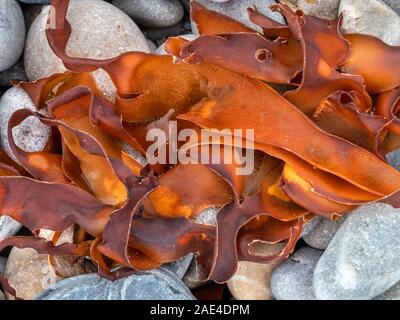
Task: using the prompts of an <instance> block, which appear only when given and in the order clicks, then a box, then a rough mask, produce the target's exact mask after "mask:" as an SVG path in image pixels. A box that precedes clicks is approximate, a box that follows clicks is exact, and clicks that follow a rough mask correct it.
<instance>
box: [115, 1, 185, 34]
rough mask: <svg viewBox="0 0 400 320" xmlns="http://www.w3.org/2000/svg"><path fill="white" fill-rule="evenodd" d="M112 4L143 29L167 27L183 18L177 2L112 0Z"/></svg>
mask: <svg viewBox="0 0 400 320" xmlns="http://www.w3.org/2000/svg"><path fill="white" fill-rule="evenodd" d="M112 3H113V5H115V6H116V7H117V8H119V9H120V10H122V11H123V12H125V13H126V14H127V15H128V16H130V17H131V18H132V19H133V20H134V21H135V22H136V23H138V24H140V25H142V26H145V27H150V28H162V27H169V26H172V25H174V24H177V23H178V22H180V21H181V20H182V18H183V7H182V4H181V3H180V2H179V0H113V2H112Z"/></svg>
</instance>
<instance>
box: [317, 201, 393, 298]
mask: <svg viewBox="0 0 400 320" xmlns="http://www.w3.org/2000/svg"><path fill="white" fill-rule="evenodd" d="M399 225H400V209H394V208H393V207H392V206H390V205H388V204H383V203H375V204H369V205H365V206H361V207H359V208H358V209H356V210H355V211H353V212H352V213H351V214H350V215H349V216H348V217H347V218H346V220H345V221H344V222H343V224H342V225H341V227H340V229H339V230H338V232H337V233H336V235H335V236H334V237H333V239H332V241H331V243H330V244H329V246H328V248H327V249H326V251H325V252H324V254H323V255H322V257H321V259H320V260H319V261H318V263H317V266H316V268H315V271H314V279H313V286H314V294H315V296H316V297H317V298H318V299H327V300H336V299H342V300H348V299H355V300H364V299H365V300H369V299H372V298H374V297H376V296H378V295H380V294H381V293H383V292H385V291H386V290H388V289H390V288H391V287H393V286H394V285H395V284H396V283H397V282H399V281H400V255H399V252H400V228H399Z"/></svg>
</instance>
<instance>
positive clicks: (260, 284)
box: [227, 243, 284, 300]
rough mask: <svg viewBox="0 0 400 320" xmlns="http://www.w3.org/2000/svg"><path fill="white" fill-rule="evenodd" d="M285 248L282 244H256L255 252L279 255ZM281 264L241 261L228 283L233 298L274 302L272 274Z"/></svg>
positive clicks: (254, 246) (254, 245)
mask: <svg viewBox="0 0 400 320" xmlns="http://www.w3.org/2000/svg"><path fill="white" fill-rule="evenodd" d="M283 247H284V245H283V244H281V243H278V244H265V243H255V244H253V252H254V253H256V254H259V255H265V256H267V255H271V254H275V253H278V252H279V251H281V250H282V248H283ZM279 264H280V262H279V261H277V262H272V263H267V264H264V263H255V262H248V261H239V263H238V269H237V271H236V273H235V274H234V276H233V277H232V278H231V279H229V280H228V282H227V285H228V288H229V290H230V292H231V293H232V295H233V297H234V298H235V299H236V300H272V299H273V298H274V297H273V295H272V290H271V274H272V272H273V270H274V269H275V268H276V267H277V266H278V265H279Z"/></svg>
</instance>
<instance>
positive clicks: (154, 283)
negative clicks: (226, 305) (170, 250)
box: [37, 269, 195, 300]
mask: <svg viewBox="0 0 400 320" xmlns="http://www.w3.org/2000/svg"><path fill="white" fill-rule="evenodd" d="M194 299H195V298H194V297H193V295H192V294H191V292H190V291H189V289H188V288H187V287H186V286H185V285H184V284H183V283H182V281H181V280H180V279H179V278H178V277H176V276H175V275H174V274H173V273H172V272H170V271H168V270H165V269H155V270H151V271H148V272H138V273H136V274H133V275H131V276H129V277H127V278H124V279H120V280H117V281H115V282H111V281H108V280H106V279H102V278H100V277H99V276H98V275H97V274H87V275H83V276H77V277H73V278H69V279H66V280H63V281H60V282H58V283H57V284H55V285H54V286H53V287H51V288H50V289H48V290H46V291H44V292H43V293H42V294H40V295H39V296H38V297H37V300H194Z"/></svg>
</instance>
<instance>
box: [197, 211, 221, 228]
mask: <svg viewBox="0 0 400 320" xmlns="http://www.w3.org/2000/svg"><path fill="white" fill-rule="evenodd" d="M217 213H218V210H217V209H216V208H207V209H205V210H203V211H201V212H200V213H199V214H198V215H197V216H196V218H195V219H194V221H195V222H197V223H201V224H208V225H211V226H215V225H216V224H217Z"/></svg>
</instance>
